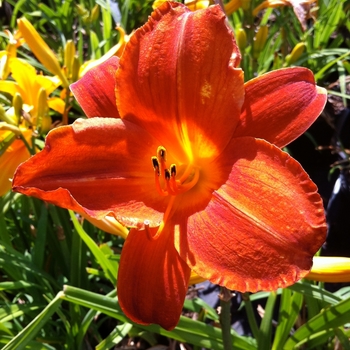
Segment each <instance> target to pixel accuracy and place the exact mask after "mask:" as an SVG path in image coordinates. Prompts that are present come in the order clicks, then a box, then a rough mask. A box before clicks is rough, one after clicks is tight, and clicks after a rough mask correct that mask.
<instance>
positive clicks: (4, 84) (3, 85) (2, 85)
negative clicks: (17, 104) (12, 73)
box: [0, 80, 25, 96]
mask: <svg viewBox="0 0 350 350" xmlns="http://www.w3.org/2000/svg"><path fill="white" fill-rule="evenodd" d="M0 91H3V92H7V93H8V94H10V95H12V96H14V95H15V93H16V92H19V93H20V94H21V95H22V94H23V95H24V94H25V92H24V91H23V90H22V89H21V87H20V86H19V85H18V84H17V83H16V82H14V81H9V80H1V81H0Z"/></svg>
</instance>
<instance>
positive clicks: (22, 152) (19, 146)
mask: <svg viewBox="0 0 350 350" xmlns="http://www.w3.org/2000/svg"><path fill="white" fill-rule="evenodd" d="M9 133H10V132H9V131H0V142H1V141H2V140H4V139H5V138H6V137H7V136H8V135H9ZM31 135H32V131H31V130H26V131H24V132H23V136H24V137H25V139H26V140H27V142H28V143H31ZM29 157H30V153H29V151H28V150H27V148H26V146H25V145H24V143H23V141H22V140H20V139H15V140H14V142H13V143H12V144H11V146H10V147H8V148H7V149H6V151H5V153H4V154H3V155H2V156H1V157H0V169H1V171H0V196H3V195H4V194H5V193H6V192H8V191H9V190H10V189H11V179H12V177H13V174H14V172H15V170H16V168H17V167H18V165H19V164H21V163H23V162H24V161H25V160H27V159H28V158H29Z"/></svg>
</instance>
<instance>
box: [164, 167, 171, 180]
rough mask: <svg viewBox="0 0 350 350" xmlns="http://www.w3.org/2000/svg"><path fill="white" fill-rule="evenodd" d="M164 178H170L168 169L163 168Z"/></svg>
mask: <svg viewBox="0 0 350 350" xmlns="http://www.w3.org/2000/svg"><path fill="white" fill-rule="evenodd" d="M164 176H165V180H170V171H169V170H168V169H165V170H164Z"/></svg>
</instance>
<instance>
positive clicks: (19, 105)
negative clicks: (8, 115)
mask: <svg viewBox="0 0 350 350" xmlns="http://www.w3.org/2000/svg"><path fill="white" fill-rule="evenodd" d="M12 106H13V108H14V111H15V116H16V118H17V125H18V124H19V123H20V120H21V116H22V109H23V99H22V96H21V94H20V93H19V92H16V93H15V95H14V96H13V99H12Z"/></svg>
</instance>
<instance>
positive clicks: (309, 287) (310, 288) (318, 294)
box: [288, 281, 342, 304]
mask: <svg viewBox="0 0 350 350" xmlns="http://www.w3.org/2000/svg"><path fill="white" fill-rule="evenodd" d="M288 289H290V290H294V291H295V292H298V293H301V294H303V295H305V296H309V297H312V298H314V299H318V300H321V301H324V302H325V303H329V304H337V303H338V302H339V301H341V300H342V298H341V297H339V296H337V295H335V294H333V293H331V292H328V291H327V290H325V289H323V288H320V287H318V286H315V285H313V284H310V283H309V282H306V281H303V282H298V283H295V284H293V285H292V286H289V287H288Z"/></svg>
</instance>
